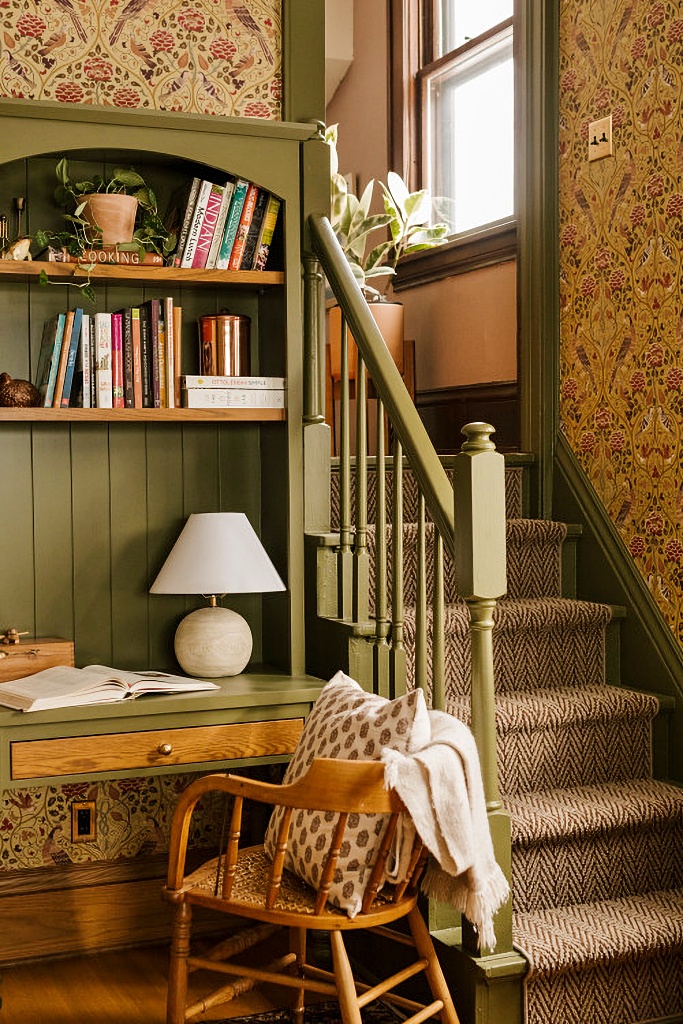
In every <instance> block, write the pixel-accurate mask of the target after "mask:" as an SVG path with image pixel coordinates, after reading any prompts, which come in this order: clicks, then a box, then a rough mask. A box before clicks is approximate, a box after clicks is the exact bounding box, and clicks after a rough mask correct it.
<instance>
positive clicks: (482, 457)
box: [453, 423, 512, 952]
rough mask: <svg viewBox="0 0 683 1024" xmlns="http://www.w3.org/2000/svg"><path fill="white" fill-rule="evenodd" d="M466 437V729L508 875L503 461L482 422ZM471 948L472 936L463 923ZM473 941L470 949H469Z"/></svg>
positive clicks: (460, 517)
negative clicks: (501, 767) (502, 700)
mask: <svg viewBox="0 0 683 1024" xmlns="http://www.w3.org/2000/svg"><path fill="white" fill-rule="evenodd" d="M462 433H463V434H464V435H465V437H466V438H467V440H466V441H465V442H464V444H463V445H462V448H461V450H460V452H459V453H458V455H457V456H456V458H455V460H454V477H453V489H454V494H455V516H454V518H455V567H456V578H457V586H458V593H459V594H460V596H461V597H462V598H464V599H465V601H466V602H467V605H468V608H469V612H470V634H471V641H472V697H471V700H472V732H473V733H474V738H475V740H476V743H477V748H478V750H479V758H480V761H481V770H482V776H483V780H484V793H485V795H486V808H487V811H488V816H489V826H490V828H491V837H492V839H493V846H494V850H495V853H496V859H497V860H498V863H499V864H500V866H501V868H502V869H503V871H504V872H505V874H506V876H507V878H508V879H509V878H510V818H509V816H508V814H507V812H506V811H505V809H504V807H503V804H502V802H501V799H500V795H499V792H498V763H497V756H496V711H495V697H494V680H493V611H494V608H495V606H496V601H497V599H498V598H499V597H502V596H503V594H505V592H506V590H507V577H506V568H505V460H504V458H503V456H502V455H501V454H500V453H499V452H497V451H496V447H495V445H494V443H493V441H492V440H491V436H490V435H491V434H492V433H494V428H493V427H492V426H491V425H490V424H488V423H468V424H467V425H466V426H464V427H463V428H462ZM496 937H497V944H496V952H503V951H505V950H509V949H511V948H512V908H511V904H510V903H509V902H508V904H507V905H506V906H505V907H503V909H502V910H501V911H500V912H499V913H498V915H497V918H496ZM463 942H464V944H466V945H467V946H468V947H469V948H470V951H471V952H480V951H479V950H478V949H477V938H476V935H474V933H473V932H472V929H471V928H468V927H464V928H463ZM472 947H474V948H472Z"/></svg>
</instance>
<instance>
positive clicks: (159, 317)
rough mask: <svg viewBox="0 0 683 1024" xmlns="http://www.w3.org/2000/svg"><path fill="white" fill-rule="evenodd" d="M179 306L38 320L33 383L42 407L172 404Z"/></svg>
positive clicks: (161, 303) (156, 302) (166, 301)
mask: <svg viewBox="0 0 683 1024" xmlns="http://www.w3.org/2000/svg"><path fill="white" fill-rule="evenodd" d="M181 336H182V309H181V307H180V306H177V305H175V304H174V302H173V299H172V298H170V297H168V298H163V299H148V300H147V301H146V302H143V303H142V304H141V305H140V306H133V307H131V306H126V307H124V308H123V309H120V310H117V311H116V312H114V313H94V314H88V313H85V312H84V311H83V309H81V308H80V307H79V308H76V309H74V310H69V311H68V312H66V313H58V314H57V315H56V316H53V317H51V318H50V319H49V320H46V321H45V324H44V326H43V335H42V340H41V346H40V353H39V356H38V366H37V370H36V379H35V384H36V387H37V388H38V390H39V391H40V394H41V397H42V404H43V406H44V407H47V408H62V409H63V408H69V407H71V408H74V407H80V408H85V409H90V408H93V409H94V408H98V409H162V408H174V407H176V406H179V405H180V378H179V374H178V369H179V367H180V352H181Z"/></svg>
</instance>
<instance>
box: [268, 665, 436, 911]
mask: <svg viewBox="0 0 683 1024" xmlns="http://www.w3.org/2000/svg"><path fill="white" fill-rule="evenodd" d="M429 738H430V721H429V712H428V710H427V705H426V703H425V699H424V694H423V693H422V690H414V691H412V692H411V693H406V694H404V695H403V696H402V697H397V698H396V699H395V700H387V699H386V698H385V697H380V696H378V695H377V694H374V693H366V691H365V690H363V688H362V687H361V686H359V685H358V683H357V682H355V681H354V680H353V679H351V678H349V676H347V675H345V674H344V673H343V672H337V674H336V676H334V678H333V679H331V680H330V682H329V683H327V685H326V686H324V687H323V689H322V691H321V693H320V696H319V697H318V699H317V701H316V702H315V704H314V706H313V708H312V710H311V713H310V714H309V716H308V718H307V719H306V723H305V725H304V730H303V733H302V734H301V738H300V739H299V742H298V744H297V747H296V750H295V751H294V754H293V756H292V760H291V762H290V764H289V767H288V768H287V771H286V773H285V776H284V780H283V781H284V782H294V781H295V780H296V779H298V778H300V776H302V775H303V774H304V773H305V771H306V769H307V768H308V767H309V765H310V764H311V762H312V761H313V759H314V758H315V757H335V758H342V759H344V760H349V761H353V760H362V761H376V760H378V759H379V757H380V754H381V751H382V748H383V747H391V748H392V749H394V750H398V751H400V752H401V753H411V752H412V751H414V750H418V749H419V748H420V747H423V746H424V745H425V744H426V743H428V742H429ZM283 813H284V812H283V810H282V808H280V807H276V808H275V810H274V811H273V814H272V815H271V819H270V822H269V824H268V829H267V832H266V838H265V847H266V851H267V853H268V854H269V855H270V856H271V857H272V856H273V855H274V852H275V844H276V841H277V833H278V829H279V827H280V823H281V821H282V815H283ZM334 818H335V816H334V815H332V814H330V813H327V814H325V813H320V812H317V811H297V812H295V814H294V816H293V818H292V823H291V825H290V842H289V846H288V850H287V856H286V859H285V867H286V868H288V869H289V870H290V871H293V872H294V873H295V874H297V875H298V876H299V877H300V878H303V880H304V881H305V882H308V884H309V885H311V886H313V888H317V887H318V885H319V883H320V880H321V877H322V870H323V865H324V861H325V856H326V854H327V850H328V849H329V845H330V838H331V834H332V832H331V830H332V828H333V827H334V824H333V822H334ZM384 824H385V818H384V816H383V815H379V814H355V815H349V819H348V823H347V826H346V831H345V833H344V841H343V843H342V849H341V855H340V857H339V860H338V862H337V870H336V872H335V877H334V880H333V883H332V887H331V889H330V896H329V899H330V902H331V903H333V904H334V905H336V906H338V907H341V908H342V909H343V910H346V911H348V914H349V916H350V917H354V916H355V914H357V913H358V911H359V910H360V907H361V902H362V899H363V890H364V886H365V884H367V880H368V878H369V872H370V870H371V869H372V865H373V863H374V861H375V856H376V851H377V848H378V844H379V839H380V838H381V835H382V831H383V828H384ZM385 880H386V874H385Z"/></svg>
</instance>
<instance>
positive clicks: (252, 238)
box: [239, 188, 270, 270]
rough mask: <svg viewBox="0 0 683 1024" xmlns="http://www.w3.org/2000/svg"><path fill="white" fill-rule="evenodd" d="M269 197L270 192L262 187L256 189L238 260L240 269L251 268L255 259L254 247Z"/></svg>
mask: <svg viewBox="0 0 683 1024" xmlns="http://www.w3.org/2000/svg"><path fill="white" fill-rule="evenodd" d="M269 198H270V192H267V191H266V190H265V189H263V188H260V189H259V190H258V193H257V196H256V202H255V203H254V212H253V214H252V218H251V223H250V225H249V230H248V231H247V237H246V240H245V243H244V250H243V252H242V258H241V260H240V266H239V269H240V270H253V267H254V260H255V259H256V248H257V246H258V240H259V237H260V235H261V225H262V224H263V218H264V217H265V214H266V210H267V208H268V199H269Z"/></svg>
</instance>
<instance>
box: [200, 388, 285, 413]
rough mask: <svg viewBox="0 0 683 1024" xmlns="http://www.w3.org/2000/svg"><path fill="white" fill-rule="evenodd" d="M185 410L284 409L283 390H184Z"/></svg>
mask: <svg viewBox="0 0 683 1024" xmlns="http://www.w3.org/2000/svg"><path fill="white" fill-rule="evenodd" d="M183 405H184V406H185V408H186V409H219V408H220V409H284V408H285V391H284V389H283V388H272V389H267V390H266V389H265V388H264V389H263V390H258V389H255V388H185V389H184V390H183Z"/></svg>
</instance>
